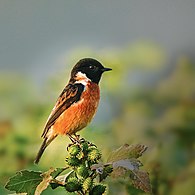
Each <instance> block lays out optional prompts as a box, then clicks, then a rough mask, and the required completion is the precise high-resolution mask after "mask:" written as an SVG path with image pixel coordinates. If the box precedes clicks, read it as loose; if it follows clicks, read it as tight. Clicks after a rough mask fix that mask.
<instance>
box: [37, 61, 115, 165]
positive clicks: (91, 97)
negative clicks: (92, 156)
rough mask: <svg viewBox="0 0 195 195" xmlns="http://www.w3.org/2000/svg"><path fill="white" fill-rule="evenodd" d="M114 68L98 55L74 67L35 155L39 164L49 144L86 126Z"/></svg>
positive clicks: (70, 135) (94, 111) (47, 123)
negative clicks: (104, 75)
mask: <svg viewBox="0 0 195 195" xmlns="http://www.w3.org/2000/svg"><path fill="white" fill-rule="evenodd" d="M109 70H111V69H110V68H105V67H104V66H103V65H102V64H101V63H100V62H98V61H97V60H95V59H91V58H85V59H82V60H80V61H79V62H78V63H77V64H76V65H75V66H74V67H73V69H72V71H71V77H70V80H69V83H68V85H67V86H66V87H65V88H64V90H63V91H62V93H61V94H60V96H59V98H58V99H57V102H56V104H55V106H54V108H53V109H52V111H51V114H50V115H49V118H48V120H47V122H46V125H45V128H44V131H43V134H42V137H43V139H44V140H43V143H42V145H41V148H40V150H39V152H38V154H37V157H36V159H35V163H36V164H38V162H39V160H40V158H41V156H42V154H43V152H44V150H45V149H46V147H47V146H48V145H49V144H50V143H51V142H52V141H53V140H54V139H55V138H56V137H57V136H58V135H68V136H69V137H70V138H71V139H72V138H73V137H72V135H75V136H76V132H77V131H79V130H81V129H83V128H84V127H86V126H87V125H88V123H89V122H90V121H91V120H92V118H93V116H94V114H95V113H96V110H97V107H98V103H99V99H100V90H99V86H98V83H99V81H100V79H101V76H102V73H103V72H105V71H109Z"/></svg>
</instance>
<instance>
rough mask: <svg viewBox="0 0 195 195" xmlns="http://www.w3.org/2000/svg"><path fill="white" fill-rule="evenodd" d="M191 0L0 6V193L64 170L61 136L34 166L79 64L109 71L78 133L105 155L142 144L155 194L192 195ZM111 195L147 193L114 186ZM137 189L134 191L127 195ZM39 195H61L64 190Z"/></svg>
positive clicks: (194, 78) (194, 73) (121, 183)
mask: <svg viewBox="0 0 195 195" xmlns="http://www.w3.org/2000/svg"><path fill="white" fill-rule="evenodd" d="M194 7H195V2H194V1H185V2H183V1H176V0H174V1H173V0H172V1H163V2H160V1H159V2H158V3H157V2H156V1H153V0H149V1H145V2H144V1H139V2H138V1H120V2H119V1H107V2H105V1H98V2H90V1H81V2H77V1H71V2H70V1H55V3H54V2H53V1H40V2H38V1H37V2H35V1H24V0H18V1H9V0H1V1H0V26H1V32H0V33H1V34H0V43H1V44H0V51H1V52H0V68H1V69H0V194H8V193H9V192H8V191H6V190H5V189H4V188H3V185H5V183H6V181H7V180H8V178H9V177H10V176H12V175H13V174H15V172H16V171H18V170H21V169H33V170H47V169H48V168H50V167H51V166H53V167H62V166H63V165H64V159H65V155H66V146H67V145H68V143H69V142H70V141H69V140H68V138H66V137H59V138H57V140H56V141H55V142H53V143H52V144H51V145H50V146H49V147H48V149H47V150H46V152H45V153H44V155H43V157H42V159H41V161H40V164H39V165H38V166H35V165H33V160H34V158H35V155H36V153H37V151H38V149H39V147H40V144H41V141H42V139H41V138H40V135H41V133H42V130H43V128H44V124H45V121H46V120H47V117H48V115H49V113H50V111H51V109H52V107H53V106H54V103H55V101H56V99H57V97H58V95H59V93H60V92H61V90H62V89H63V87H64V86H65V85H66V83H67V82H68V79H69V73H70V70H71V68H72V66H73V65H74V64H75V63H76V62H77V61H78V60H79V59H80V58H83V57H93V58H96V59H98V60H99V61H101V62H102V63H103V64H104V65H105V66H106V67H110V68H112V69H113V71H112V72H109V73H106V74H105V75H103V78H102V80H101V83H100V87H101V102H100V106H99V109H98V112H97V114H96V116H95V118H94V120H93V122H92V123H91V124H90V125H89V126H88V127H87V128H85V130H83V131H82V132H81V135H82V136H83V137H85V138H86V139H88V140H90V141H91V142H94V143H95V144H96V145H97V146H98V147H99V148H100V149H101V150H102V153H103V160H104V161H106V157H107V156H108V154H109V152H110V151H112V150H114V149H116V148H117V147H119V146H121V145H122V144H124V143H128V144H136V143H142V144H146V145H147V146H148V147H149V149H148V151H147V152H146V154H145V155H144V156H143V157H142V160H143V162H144V169H145V170H148V171H149V173H150V178H151V181H152V186H153V192H154V194H156V195H158V194H159V195H161V194H162V195H164V194H166V195H167V194H171V195H180V194H181V195H183V194H185V195H193V194H195V188H194V184H195V58H194V56H195V55H194V46H195V39H194V32H195V25H194V18H195V12H194V10H193V8H194ZM107 183H108V184H109V190H108V193H109V194H111V195H117V194H121V195H123V194H124V195H126V194H142V193H141V192H140V191H135V190H133V189H132V188H131V185H130V183H129V182H128V181H127V180H122V179H121V180H112V179H110V180H108V181H107ZM132 190H133V193H131V192H132ZM43 194H59V195H61V194H65V191H64V190H62V189H58V190H55V191H52V190H48V191H46V192H44V193H43Z"/></svg>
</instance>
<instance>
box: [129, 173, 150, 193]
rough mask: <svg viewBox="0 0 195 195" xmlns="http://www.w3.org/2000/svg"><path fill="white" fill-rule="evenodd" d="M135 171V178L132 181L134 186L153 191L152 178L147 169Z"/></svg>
mask: <svg viewBox="0 0 195 195" xmlns="http://www.w3.org/2000/svg"><path fill="white" fill-rule="evenodd" d="M132 172H133V178H132V183H133V186H134V187H136V188H138V189H141V190H143V191H144V192H147V193H151V192H152V189H151V184H150V178H149V174H148V173H147V172H146V171H140V170H137V171H132Z"/></svg>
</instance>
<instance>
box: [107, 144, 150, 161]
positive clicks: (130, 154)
mask: <svg viewBox="0 0 195 195" xmlns="http://www.w3.org/2000/svg"><path fill="white" fill-rule="evenodd" d="M146 150H147V146H145V145H141V144H137V145H130V146H129V145H128V144H125V145H123V146H121V147H120V148H118V149H117V150H115V151H113V152H112V153H111V154H110V156H109V157H108V160H107V162H115V161H119V160H124V159H131V158H139V157H140V156H142V154H143V153H144V152H145V151H146Z"/></svg>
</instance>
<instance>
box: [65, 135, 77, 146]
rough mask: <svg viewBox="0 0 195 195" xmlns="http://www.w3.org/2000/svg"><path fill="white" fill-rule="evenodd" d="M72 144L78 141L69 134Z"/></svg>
mask: <svg viewBox="0 0 195 195" xmlns="http://www.w3.org/2000/svg"><path fill="white" fill-rule="evenodd" d="M67 135H68V137H69V139H70V140H71V142H72V143H73V144H74V143H75V142H76V141H77V140H76V139H75V138H74V137H73V136H72V135H70V134H67Z"/></svg>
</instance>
